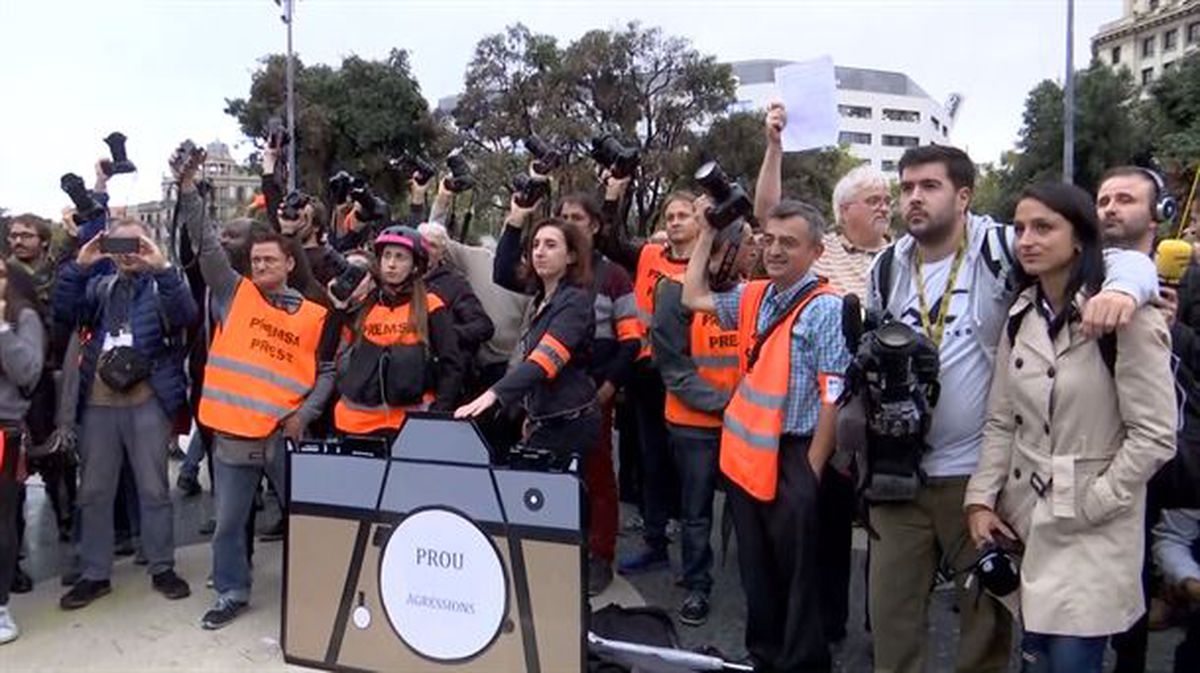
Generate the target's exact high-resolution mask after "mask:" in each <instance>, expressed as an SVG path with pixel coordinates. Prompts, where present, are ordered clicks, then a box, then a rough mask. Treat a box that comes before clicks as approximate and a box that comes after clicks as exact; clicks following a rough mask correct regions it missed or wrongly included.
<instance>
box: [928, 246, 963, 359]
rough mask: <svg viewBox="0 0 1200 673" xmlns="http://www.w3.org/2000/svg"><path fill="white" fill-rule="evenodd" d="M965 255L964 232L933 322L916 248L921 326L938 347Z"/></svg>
mask: <svg viewBox="0 0 1200 673" xmlns="http://www.w3.org/2000/svg"><path fill="white" fill-rule="evenodd" d="M966 256H967V235H966V233H965V232H964V233H963V237H962V240H960V241H959V243H958V250H957V251H956V252H955V253H954V261H953V262H952V263H951V264H950V277H949V278H947V279H946V289H945V291H944V292H943V293H942V300H941V302H939V305H938V316H937V322H936V323H935V322H933V318H932V316H930V313H929V302H928V300H926V299H925V275H924V273H922V271H921V266H922V260H921V249H920V248H917V264H916V267H917V268H916V274H917V303H918V304H919V308H920V311H921V327H923V328H924V329H925V335H926V336H928V337H929V339H930V340H931V341H933V345H934V346H937V347H938V348H941V347H942V336H943V335H944V334H945V333H946V314H947V313H949V312H950V298H951V297H952V296H954V283H955V281H957V280H958V271H959V269H961V268H962V262H963V259H964V258H965V257H966Z"/></svg>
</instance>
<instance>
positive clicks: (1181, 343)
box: [1171, 263, 1200, 443]
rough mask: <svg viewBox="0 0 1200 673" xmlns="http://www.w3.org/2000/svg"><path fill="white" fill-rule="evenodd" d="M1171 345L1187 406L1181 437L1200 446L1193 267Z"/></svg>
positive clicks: (1198, 271) (1198, 305) (1199, 280)
mask: <svg viewBox="0 0 1200 673" xmlns="http://www.w3.org/2000/svg"><path fill="white" fill-rule="evenodd" d="M1171 344H1172V350H1173V351H1174V355H1175V357H1176V358H1177V362H1176V371H1175V384H1176V386H1177V389H1178V392H1179V397H1180V398H1181V400H1180V401H1181V402H1182V404H1183V406H1182V408H1181V411H1182V412H1183V413H1182V416H1181V419H1180V420H1182V421H1183V430H1182V432H1181V434H1182V435H1183V436H1184V437H1185V438H1187V439H1189V440H1190V441H1191V442H1193V443H1195V442H1200V388H1197V385H1196V384H1197V376H1200V266H1197V265H1196V264H1195V263H1193V264H1192V265H1191V266H1189V267H1188V270H1187V272H1186V273H1185V274H1184V275H1183V280H1182V281H1181V282H1180V283H1179V309H1178V312H1177V313H1176V318H1175V324H1174V325H1173V326H1172V327H1171Z"/></svg>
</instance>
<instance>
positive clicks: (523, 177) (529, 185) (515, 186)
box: [512, 169, 550, 208]
mask: <svg viewBox="0 0 1200 673" xmlns="http://www.w3.org/2000/svg"><path fill="white" fill-rule="evenodd" d="M535 170H536V169H535ZM512 190H513V197H515V199H516V202H517V205H518V206H520V207H522V208H532V207H533V205H534V204H535V203H537V202H538V201H540V200H542V199H543V198H544V197H546V196H549V195H550V180H548V179H547V178H544V177H542V176H540V175H529V174H528V173H518V174H517V176H516V177H514V178H513V181H512Z"/></svg>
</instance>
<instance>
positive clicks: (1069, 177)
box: [1063, 0, 1075, 183]
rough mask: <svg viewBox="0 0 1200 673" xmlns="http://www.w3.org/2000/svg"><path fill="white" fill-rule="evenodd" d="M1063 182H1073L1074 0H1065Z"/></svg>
mask: <svg viewBox="0 0 1200 673" xmlns="http://www.w3.org/2000/svg"><path fill="white" fill-rule="evenodd" d="M1063 182H1067V183H1074V182H1075V0H1067V76H1066V80H1065V83H1064V86H1063Z"/></svg>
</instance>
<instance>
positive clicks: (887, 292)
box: [875, 243, 896, 313]
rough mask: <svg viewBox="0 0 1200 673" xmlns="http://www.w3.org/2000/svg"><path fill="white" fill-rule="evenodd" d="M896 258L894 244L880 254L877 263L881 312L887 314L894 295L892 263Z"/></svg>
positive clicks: (876, 287) (877, 287) (876, 280)
mask: <svg viewBox="0 0 1200 673" xmlns="http://www.w3.org/2000/svg"><path fill="white" fill-rule="evenodd" d="M895 258H896V245H895V244H894V243H893V244H892V245H889V246H888V247H886V248H884V249H883V252H881V253H879V259H878V261H877V262H875V290H876V292H878V293H879V310H880V311H881V312H883V313H886V312H887V307H888V300H889V299H891V295H892V262H893V261H894V260H895Z"/></svg>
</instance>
